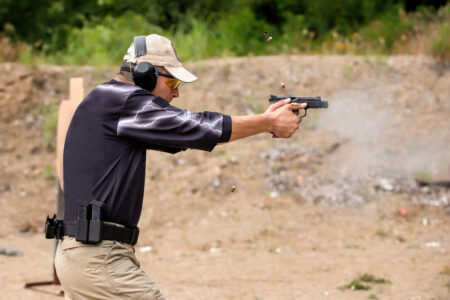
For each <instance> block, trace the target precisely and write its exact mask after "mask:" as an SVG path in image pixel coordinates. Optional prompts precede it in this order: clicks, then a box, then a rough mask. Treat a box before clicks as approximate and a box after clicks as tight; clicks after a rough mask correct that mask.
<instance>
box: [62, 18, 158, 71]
mask: <svg viewBox="0 0 450 300" xmlns="http://www.w3.org/2000/svg"><path fill="white" fill-rule="evenodd" d="M143 32H152V33H158V34H163V30H162V29H161V28H160V27H158V26H156V25H153V24H151V23H149V22H147V20H146V19H145V18H144V17H142V16H141V15H137V14H133V13H132V12H125V13H124V14H123V15H122V16H120V17H118V18H112V17H110V16H108V17H106V18H105V20H104V22H103V24H94V23H86V24H85V26H84V27H83V28H80V29H78V28H74V29H72V30H70V31H69V34H68V41H67V48H66V49H65V50H64V51H63V52H60V53H58V55H57V56H56V57H55V58H56V59H57V60H56V63H62V64H69V65H85V64H91V65H97V66H100V65H112V64H117V63H118V62H119V63H120V62H121V61H122V58H123V56H124V54H125V52H126V50H127V49H128V47H129V46H130V44H131V42H132V38H130V37H133V36H134V35H136V33H143Z"/></svg>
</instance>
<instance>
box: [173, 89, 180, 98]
mask: <svg viewBox="0 0 450 300" xmlns="http://www.w3.org/2000/svg"><path fill="white" fill-rule="evenodd" d="M173 96H174V97H175V98H177V97H178V96H180V93H179V92H178V88H176V89H173Z"/></svg>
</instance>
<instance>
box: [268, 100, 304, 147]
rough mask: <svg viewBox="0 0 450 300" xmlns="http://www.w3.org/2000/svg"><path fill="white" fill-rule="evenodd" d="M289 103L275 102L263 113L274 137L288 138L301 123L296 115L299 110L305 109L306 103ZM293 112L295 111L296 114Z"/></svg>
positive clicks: (287, 101) (285, 101) (288, 101)
mask: <svg viewBox="0 0 450 300" xmlns="http://www.w3.org/2000/svg"><path fill="white" fill-rule="evenodd" d="M290 102H291V100H290V99H285V100H282V101H279V102H276V103H274V104H272V105H270V106H269V108H268V109H267V110H266V112H265V113H264V114H265V115H266V116H267V118H268V120H269V123H270V125H269V126H270V128H271V130H270V131H271V132H272V133H273V134H274V137H281V138H290V137H291V136H292V135H293V134H294V132H295V131H296V130H297V129H298V125H299V124H300V122H301V121H302V120H301V119H300V118H299V117H297V114H298V110H299V109H304V108H305V107H306V103H303V104H298V103H290ZM294 111H297V114H296V113H295V112H294Z"/></svg>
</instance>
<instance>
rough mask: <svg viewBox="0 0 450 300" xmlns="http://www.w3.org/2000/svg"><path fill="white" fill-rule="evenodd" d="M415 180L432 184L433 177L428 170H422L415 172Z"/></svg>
mask: <svg viewBox="0 0 450 300" xmlns="http://www.w3.org/2000/svg"><path fill="white" fill-rule="evenodd" d="M414 178H415V179H416V180H418V181H423V182H432V181H433V175H431V173H430V172H429V171H428V170H425V169H422V170H418V171H416V172H414Z"/></svg>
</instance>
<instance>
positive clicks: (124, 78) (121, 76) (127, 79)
mask: <svg viewBox="0 0 450 300" xmlns="http://www.w3.org/2000/svg"><path fill="white" fill-rule="evenodd" d="M113 79H114V80H115V81H118V82H123V83H128V84H133V85H134V81H133V79H132V78H131V74H130V73H128V72H124V73H118V74H117V75H116V76H115V77H114V78H113Z"/></svg>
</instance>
